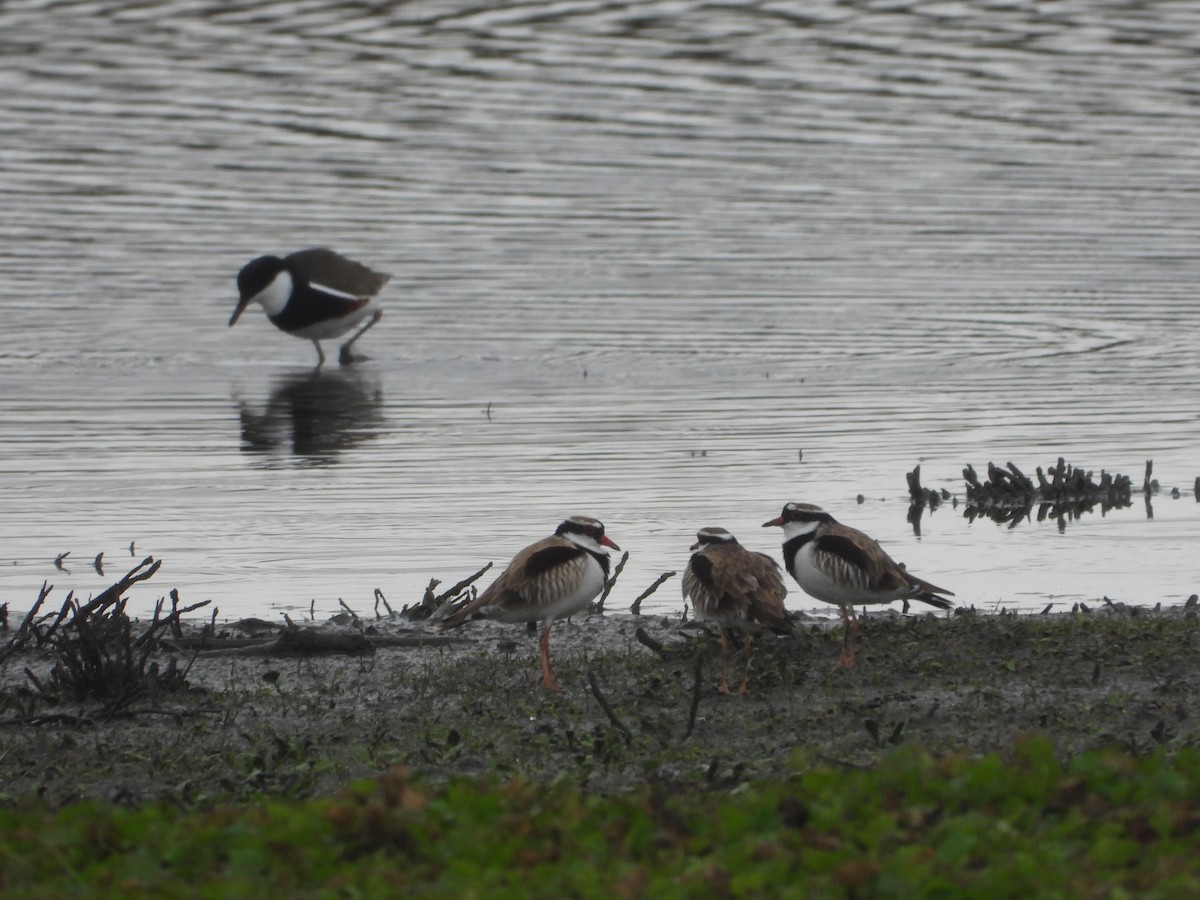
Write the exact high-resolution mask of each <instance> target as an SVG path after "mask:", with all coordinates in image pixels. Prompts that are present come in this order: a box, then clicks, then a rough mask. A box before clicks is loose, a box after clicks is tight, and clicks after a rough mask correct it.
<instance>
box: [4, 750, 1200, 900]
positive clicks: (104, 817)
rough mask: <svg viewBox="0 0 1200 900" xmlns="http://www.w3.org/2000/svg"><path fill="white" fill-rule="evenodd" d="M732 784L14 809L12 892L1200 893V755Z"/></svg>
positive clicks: (473, 789)
mask: <svg viewBox="0 0 1200 900" xmlns="http://www.w3.org/2000/svg"><path fill="white" fill-rule="evenodd" d="M795 766H796V768H795V773H794V774H793V775H792V776H790V777H788V778H786V779H782V780H774V781H769V782H759V783H754V784H743V785H740V786H739V788H738V789H737V790H736V791H734V792H732V793H727V792H721V791H713V792H706V791H687V792H678V791H668V790H665V789H656V788H654V787H653V786H646V785H644V786H641V787H639V788H637V789H635V790H633V791H630V792H626V793H621V794H615V795H607V796H604V795H596V794H589V793H585V792H582V791H580V790H578V789H577V788H575V787H573V786H571V785H569V784H566V783H558V784H551V785H542V786H538V785H535V784H532V783H528V782H522V781H520V780H514V781H512V782H510V783H507V784H496V783H486V782H481V781H476V780H469V779H454V780H451V781H449V782H445V783H441V784H438V785H433V784H430V783H427V782H425V781H423V780H421V779H414V778H412V777H410V776H409V775H408V774H407V772H406V770H404V769H394V770H392V771H390V772H389V773H387V774H385V775H384V776H382V777H381V778H378V779H374V780H369V781H363V782H359V783H356V784H355V785H353V786H351V787H349V788H347V789H344V790H343V791H341V792H339V793H338V794H336V795H335V796H333V797H330V798H323V799H317V800H307V801H272V802H262V803H259V804H251V805H248V806H244V807H232V806H221V807H217V808H214V809H211V810H207V811H195V810H190V811H189V810H182V809H180V808H179V807H177V806H169V805H147V806H143V807H140V808H137V809H122V808H118V807H114V806H110V805H106V804H101V803H85V804H79V805H75V806H71V807H66V808H64V809H61V810H59V811H57V812H54V813H50V812H47V811H45V810H42V809H33V808H28V807H27V808H13V809H7V810H0V856H2V858H3V865H0V890H2V891H5V892H8V893H14V894H15V893H16V892H21V893H22V895H23V896H57V895H62V894H65V893H67V892H70V893H71V895H72V896H85V895H91V896H104V895H111V894H117V893H121V894H135V895H136V894H149V893H153V894H154V895H156V896H183V895H187V896H197V895H207V896H235V895H238V896H247V895H250V893H251V892H265V891H273V892H275V893H277V894H278V893H280V892H283V893H284V894H286V895H288V896H314V895H328V896H345V895H358V894H360V893H362V894H368V895H374V894H381V893H383V892H387V893H389V894H394V893H395V892H397V891H405V892H414V893H436V894H438V895H447V896H512V895H515V894H517V893H518V892H519V893H520V894H521V895H522V896H559V897H561V896H619V897H642V896H647V897H648V896H653V897H676V896H678V897H688V896H695V897H712V896H752V895H764V894H770V895H772V896H789V895H791V896H825V897H851V896H903V897H955V896H988V897H1054V896H1062V897H1086V896H1106V897H1111V896H1139V897H1153V896H1159V897H1180V896H1197V895H1198V894H1200V857H1198V856H1197V854H1196V853H1195V846H1196V840H1197V831H1198V830H1200V753H1197V752H1196V751H1193V750H1185V751H1181V752H1179V753H1177V754H1174V755H1168V754H1166V753H1163V752H1159V753H1155V754H1152V755H1149V756H1145V757H1134V756H1132V755H1130V754H1128V753H1125V752H1118V751H1092V752H1088V753H1085V754H1082V755H1080V756H1078V757H1076V758H1075V759H1074V760H1072V761H1071V762H1069V763H1066V764H1063V763H1061V762H1060V761H1059V759H1058V755H1057V753H1056V752H1055V749H1054V747H1053V745H1052V744H1051V742H1050V741H1048V740H1045V739H1042V738H1032V739H1026V740H1024V741H1023V742H1021V743H1019V744H1018V746H1016V747H1015V748H1014V749H1013V750H1012V752H1010V753H1008V754H1006V755H1005V756H1004V757H1001V756H1000V755H999V754H993V755H989V756H985V757H982V758H968V757H965V756H947V757H942V758H936V757H934V756H931V755H930V754H928V753H926V752H924V751H922V750H920V749H917V748H915V747H903V748H900V749H898V750H895V751H892V752H891V753H889V754H887V755H886V756H884V757H883V758H882V760H881V762H880V764H879V765H878V766H877V767H875V768H872V769H866V770H852V771H844V770H839V769H836V768H833V767H828V766H820V765H818V766H812V767H810V766H808V765H806V764H805V761H804V760H803V759H797V760H796V763H795Z"/></svg>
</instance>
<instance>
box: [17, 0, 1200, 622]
mask: <svg viewBox="0 0 1200 900" xmlns="http://www.w3.org/2000/svg"><path fill="white" fill-rule="evenodd" d="M1096 6H1097V5H1096V4H1090V3H1085V2H1082V0H1075V2H1059V3H1054V4H1050V5H1047V4H1033V3H1019V2H1013V3H1002V2H996V3H982V4H967V3H932V2H930V3H829V4H803V5H800V4H787V3H753V4H723V5H718V6H713V5H708V4H703V3H696V2H662V3H639V4H624V3H605V2H600V3H584V2H572V0H568V2H561V3H527V4H487V3H483V4H475V5H464V4H458V3H452V2H445V3H423V4H397V5H369V4H357V3H330V2H328V0H314V2H298V3H271V4H261V3H242V4H229V3H222V4H217V3H212V2H170V3H141V4H138V5H136V6H128V5H121V4H110V3H103V2H102V3H86V4H85V3H70V2H64V3H49V2H25V3H10V4H5V5H4V6H3V7H2V8H0V44H2V45H3V49H4V64H3V67H0V133H2V134H3V140H2V141H0V194H2V195H3V198H4V205H5V212H4V215H3V216H0V309H2V310H3V311H4V327H3V328H0V497H2V498H3V499H2V501H0V502H2V506H3V513H2V515H0V602H3V601H9V602H10V603H11V604H12V606H13V607H14V608H24V607H27V606H28V605H29V603H30V602H31V601H32V600H33V599H34V598H35V597H36V595H37V590H38V587H39V586H40V585H41V583H42V581H43V580H44V579H49V580H50V582H51V583H53V584H55V585H56V586H57V588H58V590H57V592H56V594H55V596H56V597H59V598H61V596H62V595H63V593H65V591H66V590H68V589H73V590H76V591H78V592H81V593H83V594H84V595H86V594H87V593H91V592H94V591H97V590H99V589H100V588H102V587H105V586H107V585H108V584H109V583H111V581H112V580H114V578H115V576H116V575H119V574H121V573H122V572H124V571H125V569H127V568H128V567H129V566H130V565H132V564H133V563H134V562H135V561H136V559H135V558H134V557H136V558H137V559H140V558H141V556H142V555H143V554H153V555H155V556H156V557H161V558H162V559H164V560H165V564H164V567H163V570H162V572H161V573H160V574H159V575H158V576H157V577H156V579H155V580H154V581H153V582H150V583H148V584H145V585H142V586H139V587H138V588H136V589H134V591H133V592H131V597H132V598H133V607H134V608H135V609H137V610H141V611H145V610H148V609H149V608H150V607H151V605H152V603H153V600H154V599H155V598H156V597H158V596H161V595H162V594H164V593H165V592H166V591H167V590H168V589H169V588H171V587H178V588H179V590H180V594H181V597H182V599H183V600H184V601H185V602H188V603H192V602H197V601H199V600H202V599H211V600H212V601H213V602H214V604H215V605H217V606H219V608H220V614H221V615H222V616H223V617H225V616H240V615H248V614H257V615H266V616H274V615H277V613H278V611H279V610H287V611H304V612H307V611H308V610H309V608H310V604H313V605H314V606H315V609H316V611H317V613H318V615H321V614H325V613H329V612H332V611H334V610H336V609H337V608H338V599H339V598H342V599H344V600H345V601H346V602H347V603H348V604H349V605H351V606H352V607H354V608H355V609H357V610H358V611H359V612H360V613H367V612H369V611H370V610H371V608H372V605H373V602H374V601H373V598H372V593H373V590H374V589H375V588H379V589H380V590H382V591H383V593H384V594H385V596H386V597H387V598H388V600H389V602H390V603H392V605H393V606H396V607H397V608H398V607H399V606H400V605H402V604H404V603H406V602H413V601H415V600H417V599H419V597H420V594H421V592H422V591H423V589H424V586H425V584H426V583H427V582H428V581H429V579H430V578H431V577H436V578H439V579H442V580H443V582H445V584H450V583H452V582H454V581H456V580H458V579H459V578H462V577H465V576H466V575H468V574H469V573H471V572H473V571H474V570H475V569H477V568H478V567H479V566H481V565H482V564H483V563H485V562H486V561H488V560H494V561H496V562H497V563H498V564H502V563H503V562H504V561H506V560H507V558H508V557H509V556H510V555H511V554H512V553H513V552H514V551H515V550H516V549H518V548H519V547H521V546H523V545H524V544H525V543H528V542H529V541H532V540H534V539H537V538H539V537H541V536H543V535H544V534H546V533H548V532H549V530H551V529H552V528H553V527H554V525H555V524H557V522H558V521H559V520H560V519H561V518H562V517H563V516H564V515H567V514H571V513H575V512H582V513H588V514H592V515H596V516H599V517H600V518H602V519H603V520H604V521H605V522H606V524H607V525H608V529H609V533H610V535H611V536H612V537H613V538H614V539H615V540H616V541H617V542H619V543H620V544H621V545H622V547H623V548H625V549H627V550H628V551H630V554H631V555H630V560H629V563H628V566H627V567H626V570H625V572H624V574H623V575H622V577H621V580H620V582H619V583H618V588H617V591H616V592H615V594H614V595H613V597H612V598H610V601H609V605H610V607H611V608H622V607H624V606H628V604H629V603H630V602H631V601H632V599H633V597H634V596H636V595H637V593H639V592H640V591H641V590H643V589H644V588H645V587H647V586H649V584H650V583H651V582H652V581H653V580H654V579H655V578H656V577H657V576H658V574H659V573H661V572H663V571H666V570H679V569H681V568H682V566H683V565H684V564H685V563H686V558H687V547H688V546H689V544H690V543H691V541H692V540H693V536H694V533H695V531H696V529H697V528H698V527H700V526H703V525H709V524H720V525H724V526H725V527H728V528H730V529H731V530H733V531H734V532H735V533H736V534H738V535H739V536H740V537H741V538H742V540H743V542H744V543H746V544H748V545H750V546H752V547H754V548H755V549H761V550H765V551H771V552H777V549H778V533H777V532H775V531H767V530H763V529H761V528H759V525H760V524H761V523H762V522H763V521H765V520H766V519H768V518H771V517H773V516H775V515H777V514H778V511H779V508H780V506H781V505H782V504H783V502H784V501H786V500H807V501H812V502H817V503H820V504H822V505H823V506H825V507H826V508H827V509H829V510H830V511H831V512H834V513H835V514H836V515H838V516H839V517H840V518H841V519H842V520H843V521H845V522H847V523H849V524H853V525H856V526H858V527H861V528H864V529H865V530H866V531H868V532H869V533H871V534H873V535H874V536H876V537H877V538H879V539H880V540H881V541H883V543H884V545H885V546H886V547H887V549H889V550H890V551H891V552H892V554H893V555H894V556H896V557H897V558H898V559H901V560H903V561H905V562H906V563H907V564H908V565H909V567H910V568H912V569H913V571H915V572H917V573H919V574H921V575H923V576H925V577H927V578H929V579H930V580H932V581H935V582H937V583H938V584H941V585H944V586H945V587H948V588H950V589H952V590H954V591H955V592H956V593H957V595H958V598H959V599H960V600H962V601H963V602H965V603H968V604H975V605H976V606H979V607H982V608H989V609H990V608H995V607H997V606H1009V607H1016V608H1022V609H1041V608H1042V607H1043V606H1044V605H1045V604H1046V603H1048V602H1053V603H1054V604H1055V607H1056V608H1059V609H1066V608H1070V605H1071V604H1072V603H1073V602H1075V601H1080V600H1082V601H1086V602H1088V603H1093V602H1096V600H1097V598H1100V597H1102V596H1104V595H1107V596H1109V597H1113V598H1116V599H1120V600H1125V601H1127V602H1133V603H1143V604H1153V603H1155V602H1158V601H1165V602H1177V601H1180V600H1182V599H1184V598H1185V597H1186V596H1187V595H1189V594H1190V593H1192V592H1194V591H1196V590H1197V589H1198V581H1200V579H1198V577H1197V574H1198V573H1197V566H1196V564H1195V547H1196V546H1197V539H1198V538H1200V509H1198V505H1197V503H1196V501H1195V497H1194V496H1193V492H1192V486H1193V482H1194V480H1195V478H1196V477H1197V475H1200V452H1198V449H1200V408H1198V406H1197V398H1198V396H1200V390H1198V389H1200V372H1198V371H1197V366H1196V357H1195V350H1194V347H1195V340H1196V335H1197V333H1198V330H1200V304H1197V303H1196V301H1195V297H1194V286H1195V284H1196V282H1197V280H1198V278H1197V276H1198V274H1200V262H1198V261H1197V256H1196V250H1195V248H1196V246H1197V239H1198V237H1200V202H1198V200H1200V187H1198V185H1197V182H1196V179H1195V173H1196V171H1197V170H1198V169H1197V164H1198V162H1200V149H1198V148H1200V140H1198V138H1200V118H1198V117H1197V115H1196V111H1197V93H1196V89H1195V78H1194V75H1195V59H1196V53H1197V50H1200V9H1197V8H1196V7H1194V6H1192V5H1190V4H1156V5H1152V6H1148V7H1147V6H1144V5H1143V4H1135V3H1114V4H1104V5H1103V7H1102V8H1100V9H1097V8H1095V7H1096ZM315 245H328V246H332V247H336V248H338V249H340V250H342V251H343V252H345V253H347V254H349V255H352V256H354V257H355V258H358V259H361V260H362V261H364V262H367V263H369V264H370V265H372V266H374V267H376V268H380V269H383V270H385V271H390V272H392V273H393V275H394V278H393V281H392V283H391V285H389V287H388V288H387V291H386V294H385V308H386V315H385V318H384V319H383V321H382V322H381V323H380V325H379V326H378V327H377V328H376V329H374V330H373V331H372V332H371V333H370V334H369V335H367V337H365V338H364V339H363V341H362V343H361V345H360V348H361V349H362V350H363V351H364V352H366V353H368V354H370V355H371V356H372V357H373V358H372V360H371V361H370V362H368V363H366V364H364V365H362V366H361V367H358V368H356V369H353V370H338V369H337V367H336V366H333V367H329V368H327V369H326V370H325V371H323V372H321V373H320V374H319V375H316V374H314V373H313V372H312V368H311V367H312V364H313V362H314V356H315V354H314V353H313V350H312V347H311V345H309V344H308V343H306V342H302V341H298V340H295V339H293V338H290V337H288V336H287V335H285V334H283V333H281V332H278V331H276V330H275V329H274V328H273V327H271V326H270V324H269V323H267V322H266V321H265V320H264V319H263V317H262V316H261V315H260V314H258V313H257V312H256V311H251V314H248V315H247V316H245V317H244V318H243V319H242V320H241V321H240V322H239V324H238V326H237V327H236V328H234V329H229V328H227V327H226V322H227V321H228V318H229V314H230V312H232V309H233V304H234V300H235V287H234V281H233V279H234V276H235V274H236V272H237V270H238V268H239V267H240V266H241V265H242V264H243V263H244V262H245V261H246V260H248V259H249V258H251V257H252V256H255V255H258V254H260V253H266V252H288V251H291V250H294V249H299V248H301V247H305V246H315ZM1059 456H1064V457H1066V459H1067V460H1068V462H1071V463H1073V464H1075V465H1078V466H1083V467H1085V468H1091V469H1095V470H1096V471H1097V472H1098V471H1099V470H1100V469H1106V470H1108V471H1118V472H1123V473H1127V474H1130V475H1132V476H1133V477H1134V479H1135V482H1138V483H1140V480H1141V473H1142V470H1143V466H1144V464H1145V461H1146V460H1147V459H1153V460H1154V465H1155V475H1156V476H1157V477H1158V478H1159V479H1160V480H1161V481H1162V483H1163V485H1164V487H1165V488H1166V489H1168V490H1169V489H1170V488H1171V487H1173V486H1178V487H1179V488H1181V490H1182V497H1181V498H1180V499H1172V498H1171V497H1170V496H1169V495H1167V494H1165V493H1164V494H1160V495H1159V496H1157V497H1156V498H1155V499H1154V502H1153V507H1152V516H1151V515H1150V514H1149V513H1148V510H1147V508H1146V507H1145V505H1144V504H1142V502H1141V500H1140V499H1139V500H1138V502H1137V503H1136V504H1135V505H1134V506H1133V507H1132V508H1129V509H1125V510H1118V511H1111V512H1109V513H1108V514H1106V515H1104V516H1101V515H1099V514H1098V513H1096V514H1092V515H1086V516H1084V517H1083V518H1081V519H1079V520H1078V521H1073V522H1070V523H1068V524H1067V526H1066V528H1065V529H1063V530H1062V531H1061V532H1060V530H1059V529H1058V528H1057V527H1056V526H1055V524H1054V523H1038V522H1036V521H1032V522H1029V521H1027V522H1023V523H1021V524H1019V525H1018V526H1017V527H1014V528H1009V527H1007V526H1004V525H996V524H994V523H990V522H983V521H976V522H973V523H971V522H968V521H967V520H966V519H965V518H963V516H962V508H961V506H960V507H959V508H958V509H952V508H950V507H949V506H943V507H942V508H941V509H939V510H937V511H936V512H935V513H934V514H933V515H932V516H928V515H927V516H926V517H925V519H924V520H923V521H922V523H921V529H920V532H921V533H920V536H919V537H918V536H917V535H916V534H914V529H913V528H912V526H910V525H909V524H908V522H907V521H906V510H907V501H906V495H905V481H904V474H905V472H907V471H908V470H910V469H912V467H913V466H914V465H916V464H917V463H918V462H919V463H920V464H921V466H922V476H923V480H924V482H925V483H926V484H927V485H929V486H932V487H946V488H948V489H950V490H951V491H953V492H956V493H958V494H959V495H960V496H961V494H962V492H963V483H962V479H961V470H962V468H963V466H964V465H965V464H968V463H971V464H974V465H975V467H976V468H977V469H981V470H982V469H983V468H985V467H986V464H987V462H988V461H989V460H992V461H996V462H1000V463H1003V462H1006V461H1009V460H1011V461H1013V462H1015V463H1016V464H1017V465H1019V466H1021V467H1022V468H1023V469H1025V470H1026V471H1027V472H1032V470H1033V469H1034V468H1035V467H1036V466H1038V465H1042V466H1046V465H1048V464H1050V463H1053V462H1054V461H1055V459H1057V457H1059ZM859 494H862V495H863V496H864V498H865V502H863V503H862V504H859V503H857V502H856V498H857V496H858V495H859ZM131 542H133V543H134V548H133V549H134V553H133V554H132V555H131V553H130V547H129V545H130V543H131ZM64 551H70V553H71V555H70V556H69V557H68V558H67V560H66V568H67V569H68V570H69V571H67V572H64V571H59V570H57V569H56V568H55V566H54V557H55V556H56V555H58V554H59V553H62V552H64ZM99 552H103V553H104V554H105V555H104V560H103V564H104V576H100V575H98V574H97V572H96V571H95V570H94V568H93V565H92V560H93V558H94V557H95V555H96V554H97V553H99ZM489 577H490V576H489ZM485 581H486V579H485ZM678 594H679V586H678V579H673V580H671V581H669V582H667V583H666V584H665V585H664V586H663V587H662V588H661V589H660V591H659V592H658V593H656V594H655V595H653V596H652V598H651V599H650V600H648V601H647V604H646V607H644V608H646V609H652V610H656V611H673V610H676V609H678V608H679V600H678ZM789 605H791V606H792V607H793V608H796V609H814V608H819V609H824V607H821V605H820V604H817V603H815V602H813V601H810V600H809V599H808V598H807V597H805V596H804V595H803V594H801V593H800V591H799V589H798V588H797V589H795V590H794V591H793V593H792V594H791V595H790V597H789Z"/></svg>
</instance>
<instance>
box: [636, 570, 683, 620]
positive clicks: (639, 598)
mask: <svg viewBox="0 0 1200 900" xmlns="http://www.w3.org/2000/svg"><path fill="white" fill-rule="evenodd" d="M674 576H675V573H674V572H663V573H662V574H661V575H659V576H658V578H657V579H655V581H654V584H652V585H650V587H648V588H646V589H645V590H644V591H642V592H641V593H640V594H638V595H637V598H636V599H635V600H634V601H633V603H631V604H630V606H629V611H630V612H631V613H633V614H634V615H635V616H640V615H641V614H642V601H643V600H645V599H646V598H647V597H649V596H650V595H651V594H653V593H654V592H655V591H657V590H658V588H659V586H660V585H661V584H662V583H663V582H664V581H666V580H667V579H668V578H673V577H674Z"/></svg>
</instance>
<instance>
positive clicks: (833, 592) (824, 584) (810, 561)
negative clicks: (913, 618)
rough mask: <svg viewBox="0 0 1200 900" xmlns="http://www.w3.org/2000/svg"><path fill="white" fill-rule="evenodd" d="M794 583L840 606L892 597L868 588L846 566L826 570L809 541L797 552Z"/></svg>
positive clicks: (827, 601) (859, 576)
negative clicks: (819, 564)
mask: <svg viewBox="0 0 1200 900" xmlns="http://www.w3.org/2000/svg"><path fill="white" fill-rule="evenodd" d="M793 575H794V576H795V578H796V583H797V584H799V585H800V587H801V588H803V589H804V592H805V593H806V594H809V595H811V596H813V597H816V598H817V599H818V600H822V601H824V602H825V603H836V604H838V605H839V606H844V605H852V604H858V603H890V602H891V601H892V600H893V599H896V598H895V597H893V596H891V595H890V594H885V593H881V592H880V591H876V590H872V589H870V588H868V587H867V586H866V585H865V584H864V583H863V581H864V579H863V578H862V576H861V575H859V574H858V573H857V572H855V571H854V570H852V569H850V568H849V567H847V568H846V569H845V570H844V571H843V570H830V571H826V570H825V569H823V568H821V567H820V566H818V565H817V562H816V557H815V554H814V553H813V547H812V545H811V544H809V545H807V546H805V547H802V548H801V549H800V552H799V553H797V554H796V572H794V573H793Z"/></svg>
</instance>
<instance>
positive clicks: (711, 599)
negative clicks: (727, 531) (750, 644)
mask: <svg viewBox="0 0 1200 900" xmlns="http://www.w3.org/2000/svg"><path fill="white" fill-rule="evenodd" d="M683 593H684V596H687V597H690V598H691V599H692V603H693V604H694V605H695V606H696V607H697V609H699V610H700V612H701V613H702V614H703V615H706V616H710V617H712V618H714V619H725V620H732V619H746V618H748V619H754V620H756V621H759V622H762V623H763V624H765V625H770V626H771V627H773V628H787V627H789V623H788V618H787V611H786V610H785V609H784V607H783V598H784V597H785V596H787V588H786V587H784V584H783V578H782V576H781V575H780V572H779V566H778V565H776V563H775V561H774V560H773V559H771V557H769V556H766V555H764V554H762V553H751V552H750V551H748V550H746V549H745V548H744V547H742V546H740V545H738V544H714V545H712V546H709V547H705V548H704V549H702V550H700V551H698V552H696V553H693V554H692V558H691V560H690V561H689V562H688V567H687V570H686V571H685V572H684V574H683Z"/></svg>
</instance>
